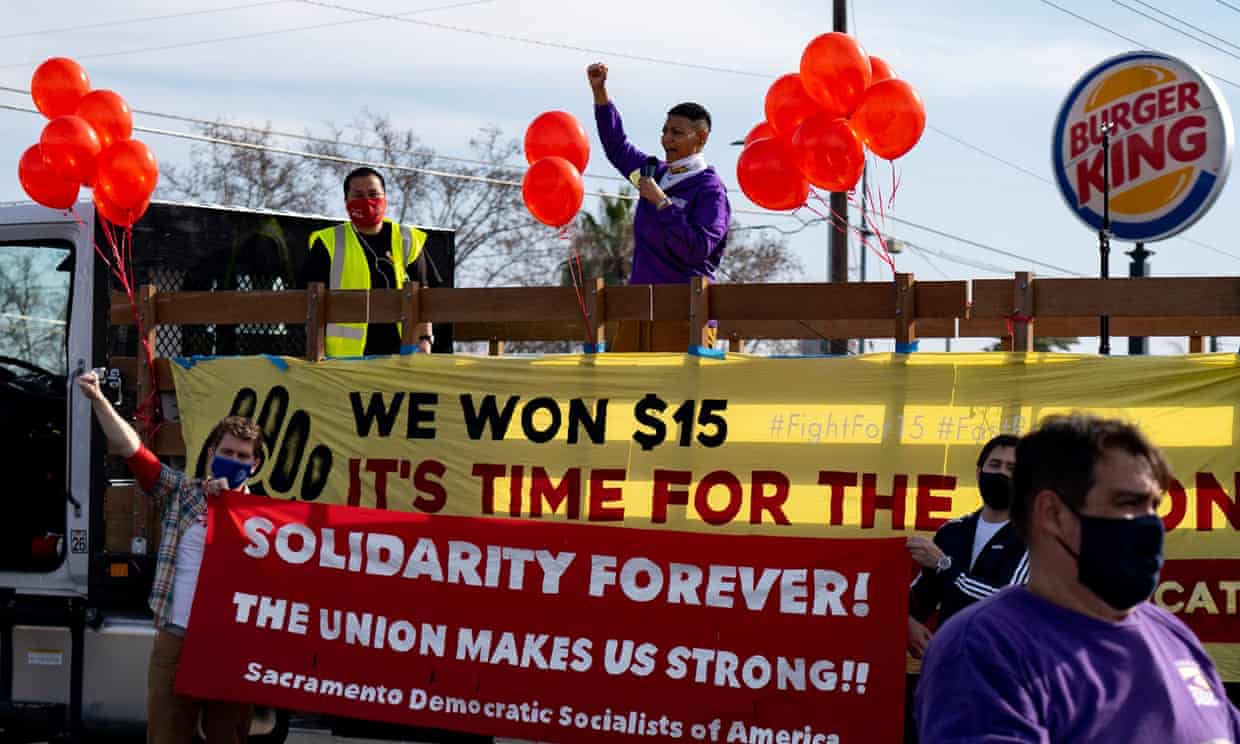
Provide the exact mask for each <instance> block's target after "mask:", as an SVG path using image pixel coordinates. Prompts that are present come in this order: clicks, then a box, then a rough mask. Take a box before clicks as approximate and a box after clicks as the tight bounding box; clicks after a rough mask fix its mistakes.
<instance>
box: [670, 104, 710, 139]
mask: <svg viewBox="0 0 1240 744" xmlns="http://www.w3.org/2000/svg"><path fill="white" fill-rule="evenodd" d="M667 115H668V116H683V117H685V118H686V119H688V120H689V121H692V122H699V121H704V122H706V131H708V132H709V131H710V112H709V111H707V110H706V107H705V106H703V105H702V104H700V103H690V102H686V103H678V104H676V105H675V106H672V108H671V109H670V110H669V111H668V112H667Z"/></svg>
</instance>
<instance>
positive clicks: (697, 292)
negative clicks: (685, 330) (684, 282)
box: [689, 276, 710, 347]
mask: <svg viewBox="0 0 1240 744" xmlns="http://www.w3.org/2000/svg"><path fill="white" fill-rule="evenodd" d="M709 323H710V280H709V279H707V278H706V277H704V276H695V277H691V278H690V279H689V346H691V347H692V346H709V344H707V343H706V329H707V328H708V327H709Z"/></svg>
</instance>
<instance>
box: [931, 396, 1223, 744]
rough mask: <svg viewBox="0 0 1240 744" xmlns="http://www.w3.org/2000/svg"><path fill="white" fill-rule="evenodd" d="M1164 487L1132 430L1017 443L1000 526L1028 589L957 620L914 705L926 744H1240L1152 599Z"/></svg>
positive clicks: (1053, 433) (1188, 636) (1196, 645)
mask: <svg viewBox="0 0 1240 744" xmlns="http://www.w3.org/2000/svg"><path fill="white" fill-rule="evenodd" d="M1170 478H1171V474H1170V469H1169V467H1168V465H1167V461H1166V459H1165V458H1164V456H1163V454H1162V452H1160V451H1159V450H1158V448H1156V447H1154V446H1153V445H1152V444H1150V442H1149V441H1148V440H1147V439H1146V438H1145V436H1144V435H1143V434H1142V433H1141V432H1140V431H1139V430H1138V429H1136V428H1135V427H1133V426H1131V425H1128V424H1125V423H1122V422H1120V421H1115V420H1110V419H1100V418H1095V417H1092V416H1085V415H1081V414H1073V415H1070V416H1056V417H1051V418H1048V419H1046V420H1044V421H1043V422H1042V424H1041V425H1040V427H1039V428H1038V429H1037V430H1036V431H1034V432H1032V433H1030V434H1028V435H1026V436H1025V437H1024V438H1022V439H1021V442H1020V444H1019V445H1018V446H1017V448H1016V469H1015V473H1014V476H1013V494H1012V496H1013V499H1012V508H1011V520H1012V524H1013V525H1014V526H1015V527H1016V528H1017V529H1019V530H1020V531H1021V533H1022V534H1023V535H1024V536H1025V540H1026V542H1027V543H1028V545H1029V561H1030V563H1029V585H1028V587H1010V588H1007V589H1004V590H1002V591H1000V592H999V593H998V594H996V595H994V596H993V597H991V598H990V599H988V600H984V601H982V602H979V603H978V604H975V605H973V606H972V607H970V608H968V609H966V610H964V611H963V612H961V613H959V614H957V615H956V616H955V617H954V618H953V619H952V621H951V622H949V623H946V624H945V625H944V626H943V628H942V629H941V630H940V631H939V632H938V635H936V636H935V637H934V639H933V640H932V641H931V642H930V647H929V649H928V650H927V652H926V658H925V661H924V663H923V665H922V676H921V683H920V685H919V686H918V688H917V693H916V703H915V706H916V716H917V721H918V733H919V738H920V741H921V742H922V744H941V743H943V742H1003V743H1004V744H1008V743H1014V742H1056V744H1060V743H1062V744H1069V743H1070V742H1090V743H1091V744H1099V743H1105V742H1115V743H1116V744H1120V743H1121V742H1122V743H1123V744H1133V743H1134V742H1135V743H1141V742H1149V743H1150V744H1170V743H1176V744H1223V743H1225V742H1227V743H1230V744H1237V743H1240V713H1237V711H1236V708H1235V707H1234V706H1233V705H1232V704H1231V703H1230V702H1229V701H1228V700H1227V695H1226V693H1225V691H1224V688H1223V683H1222V681H1221V680H1220V678H1219V675H1218V672H1217V671H1216V670H1215V668H1214V664H1213V663H1212V662H1211V661H1210V657H1209V656H1207V655H1206V652H1205V650H1204V649H1203V648H1202V646H1201V643H1200V642H1199V641H1198V640H1197V638H1196V637H1195V636H1194V635H1193V633H1192V631H1190V630H1189V629H1188V628H1187V627H1186V626H1185V625H1184V623H1182V622H1181V621H1180V620H1178V619H1177V618H1175V617H1174V616H1173V615H1171V614H1170V613H1169V612H1166V611H1165V610H1163V609H1161V608H1159V607H1156V606H1155V605H1153V604H1151V603H1150V602H1148V601H1147V600H1148V598H1149V596H1150V594H1151V593H1152V592H1153V591H1154V587H1155V586H1156V585H1157V583H1158V575H1159V572H1160V570H1161V568H1162V563H1163V554H1162V553H1163V523H1162V520H1161V519H1160V518H1159V517H1158V505H1159V502H1160V500H1161V498H1162V493H1163V491H1165V490H1166V488H1167V484H1168V483H1169V482H1170Z"/></svg>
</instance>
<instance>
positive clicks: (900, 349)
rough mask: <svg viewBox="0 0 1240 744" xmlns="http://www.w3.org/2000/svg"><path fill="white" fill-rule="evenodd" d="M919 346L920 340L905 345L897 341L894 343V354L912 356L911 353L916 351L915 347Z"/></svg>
mask: <svg viewBox="0 0 1240 744" xmlns="http://www.w3.org/2000/svg"><path fill="white" fill-rule="evenodd" d="M920 344H921V340H920V339H918V340H917V341H913V342H911V343H907V344H902V343H900V342H899V341H897V342H896V353H897V354H912V353H913V352H915V351H917V347H918V346H919V345H920Z"/></svg>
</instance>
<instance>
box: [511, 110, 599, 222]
mask: <svg viewBox="0 0 1240 744" xmlns="http://www.w3.org/2000/svg"><path fill="white" fill-rule="evenodd" d="M525 159H526V161H527V162H528V163H529V164H530V168H529V170H527V171H526V172H525V178H524V179H523V180H522V181H521V196H522V197H523V198H524V199H525V206H526V208H527V209H529V210H530V214H532V215H534V219H536V220H538V221H539V222H541V223H543V224H544V225H550V226H552V227H563V226H565V225H567V224H568V223H570V222H572V221H573V218H574V217H576V216H577V212H578V210H580V209H581V202H582V199H584V198H585V185H584V184H583V183H582V181H581V173H582V171H584V170H585V169H586V164H587V163H589V162H590V140H589V139H588V138H587V137H586V130H585V129H583V128H582V126H581V122H579V121H577V117H575V116H573V115H572V114H570V113H567V112H564V111H548V112H546V113H544V114H539V115H538V117H537V118H535V119H534V121H533V122H531V123H530V126H529V128H528V129H526V130H525Z"/></svg>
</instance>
